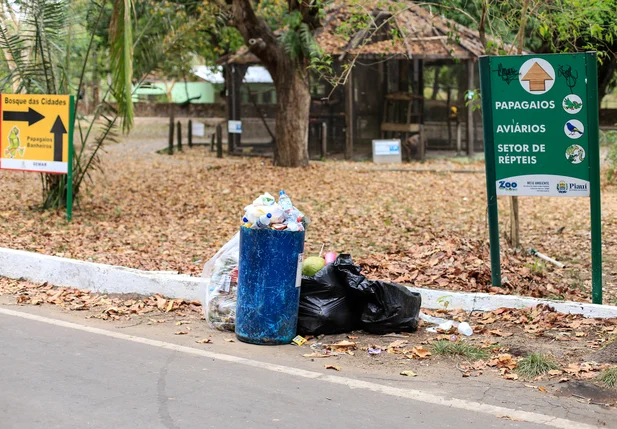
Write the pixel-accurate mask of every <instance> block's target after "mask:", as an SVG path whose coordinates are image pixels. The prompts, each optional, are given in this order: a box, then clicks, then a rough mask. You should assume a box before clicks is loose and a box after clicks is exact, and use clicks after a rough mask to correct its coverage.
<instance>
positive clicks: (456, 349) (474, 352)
mask: <svg viewBox="0 0 617 429" xmlns="http://www.w3.org/2000/svg"><path fill="white" fill-rule="evenodd" d="M431 352H432V353H433V354H435V355H443V356H463V357H466V358H467V359H469V360H478V359H486V358H488V357H489V353H488V352H487V351H486V350H484V349H482V348H480V347H477V346H474V345H471V344H469V343H466V342H463V341H454V342H453V341H448V340H439V341H433V343H432V344H431Z"/></svg>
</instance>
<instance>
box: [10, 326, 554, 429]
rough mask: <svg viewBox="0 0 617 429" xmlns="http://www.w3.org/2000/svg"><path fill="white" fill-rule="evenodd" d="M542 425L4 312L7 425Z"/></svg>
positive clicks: (153, 428)
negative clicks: (100, 333) (195, 354)
mask: <svg viewBox="0 0 617 429" xmlns="http://www.w3.org/2000/svg"><path fill="white" fill-rule="evenodd" d="M320 427H332V428H334V427H336V428H348V427H349V428H378V427H387V428H412V429H432V428H435V429H436V428H440V429H446V428H457V429H471V428H473V429H484V428H546V427H548V426H544V425H540V424H531V423H527V422H522V421H511V420H506V419H503V418H498V417H496V416H492V415H488V414H486V413H480V412H476V411H474V410H461V409H455V408H450V407H447V406H443V405H436V404H427V403H422V402H418V401H414V400H410V399H406V398H402V397H395V396H392V395H385V394H383V393H380V392H375V391H370V390H369V389H351V388H350V387H348V386H345V385H337V384H335V383H328V382H326V381H324V380H322V379H310V378H306V377H296V376H294V375H293V374H288V373H279V372H276V371H273V370H268V369H265V368H259V367H252V366H250V365H243V364H240V363H235V362H224V361H221V360H218V359H212V358H208V357H204V356H194V355H191V354H188V353H183V352H181V351H177V350H169V349H166V348H163V347H156V346H153V345H147V344H139V343H135V342H131V341H126V340H122V339H117V338H110V337H106V336H102V335H97V334H94V333H90V332H82V331H79V330H75V329H69V328H65V327H60V326H54V325H50V324H47V323H41V322H39V321H33V320H25V319H22V318H18V317H12V316H7V315H4V314H0V428H1V429H37V428H43V429H73V428H74V429H85V428H105V429H109V428H113V429H125V428H126V429H142V428H143V429H190V428H196V429H197V428H199V429H204V428H217V429H218V428H221V429H233V428H242V429H251V428H294V429H301V428H311V429H315V428H320Z"/></svg>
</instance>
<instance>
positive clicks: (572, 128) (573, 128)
mask: <svg viewBox="0 0 617 429" xmlns="http://www.w3.org/2000/svg"><path fill="white" fill-rule="evenodd" d="M566 127H568V131H570V135H571V136H573V135H574V134H576V133H578V134H580V135H583V132H582V131H581V130H579V129H578V128H577V127H576V125H574V124H572V122H568V123H567V124H566Z"/></svg>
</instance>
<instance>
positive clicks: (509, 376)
mask: <svg viewBox="0 0 617 429" xmlns="http://www.w3.org/2000/svg"><path fill="white" fill-rule="evenodd" d="M503 378H505V379H506V380H518V374H514V373H511V372H508V373H506V374H504V375H503Z"/></svg>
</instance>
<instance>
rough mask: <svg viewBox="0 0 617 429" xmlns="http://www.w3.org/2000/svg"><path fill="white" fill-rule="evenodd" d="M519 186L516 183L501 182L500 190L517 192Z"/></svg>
mask: <svg viewBox="0 0 617 429" xmlns="http://www.w3.org/2000/svg"><path fill="white" fill-rule="evenodd" d="M517 186H518V184H517V183H516V182H506V181H505V180H500V181H499V189H504V190H506V191H516V188H517Z"/></svg>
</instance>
